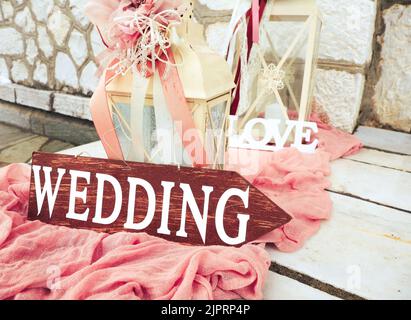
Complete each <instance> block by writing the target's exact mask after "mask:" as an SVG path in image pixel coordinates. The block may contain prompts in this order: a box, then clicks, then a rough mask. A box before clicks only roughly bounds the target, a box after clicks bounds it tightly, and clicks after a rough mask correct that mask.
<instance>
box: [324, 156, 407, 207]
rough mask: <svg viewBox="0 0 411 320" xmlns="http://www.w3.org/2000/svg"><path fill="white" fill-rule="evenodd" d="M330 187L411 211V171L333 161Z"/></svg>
mask: <svg viewBox="0 0 411 320" xmlns="http://www.w3.org/2000/svg"><path fill="white" fill-rule="evenodd" d="M331 172H332V175H331V177H330V180H331V183H332V186H331V188H330V190H332V191H335V192H340V193H344V194H349V195H354V196H356V197H360V198H361V199H364V200H371V201H374V202H377V203H379V204H383V205H387V206H391V207H394V208H398V209H402V210H407V211H411V173H409V172H403V171H398V170H393V169H389V168H383V167H378V166H374V165H369V164H365V163H360V162H355V161H351V160H345V159H340V160H336V161H334V162H333V163H332V164H331Z"/></svg>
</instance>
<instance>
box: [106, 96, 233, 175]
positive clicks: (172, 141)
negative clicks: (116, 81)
mask: <svg viewBox="0 0 411 320" xmlns="http://www.w3.org/2000/svg"><path fill="white" fill-rule="evenodd" d="M229 100H230V94H226V95H225V96H224V97H223V100H221V98H220V99H215V100H212V101H210V102H208V103H207V102H205V101H192V102H189V107H190V109H191V110H192V114H193V119H194V122H195V125H196V127H197V129H199V130H200V134H201V137H202V139H203V143H204V147H205V149H206V151H207V154H208V156H209V162H210V163H209V166H210V167H215V168H220V166H219V165H220V164H222V163H223V162H221V159H223V158H224V153H225V147H226V143H225V129H226V125H225V123H226V122H225V121H226V117H225V115H226V114H228V111H229V107H230V103H229ZM109 101H110V106H111V110H112V118H113V123H114V128H115V130H116V134H117V137H118V139H119V143H120V146H121V149H122V152H123V156H124V158H125V160H127V161H135V160H136V159H135V158H134V152H133V148H134V146H133V143H132V134H131V132H132V124H131V112H130V97H124V96H115V95H110V94H109ZM155 112H156V111H155V108H154V107H153V106H152V102H151V101H150V100H149V99H146V105H145V106H144V110H143V138H142V139H140V140H142V144H143V147H144V153H145V155H144V161H145V162H149V163H154V164H179V165H182V166H191V165H192V164H191V160H190V157H189V156H188V154H187V152H186V151H185V150H184V148H183V146H182V141H181V135H180V133H179V130H181V129H180V127H179V124H176V123H172V122H169V123H166V126H168V127H167V128H164V127H163V128H157V124H156V113H155ZM163 125H164V124H163ZM140 143H141V142H140ZM215 161H217V162H218V163H217V165H215V163H216V162H215Z"/></svg>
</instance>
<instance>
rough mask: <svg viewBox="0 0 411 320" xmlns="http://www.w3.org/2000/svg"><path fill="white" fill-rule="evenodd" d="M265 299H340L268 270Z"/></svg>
mask: <svg viewBox="0 0 411 320" xmlns="http://www.w3.org/2000/svg"><path fill="white" fill-rule="evenodd" d="M264 299H265V300H340V299H339V298H337V297H334V296H332V295H329V294H328V293H325V292H323V291H320V290H317V289H314V288H312V287H310V286H307V285H305V284H303V283H301V282H298V281H296V280H294V279H290V278H288V277H285V276H282V275H279V274H278V273H275V272H271V271H270V272H269V274H268V277H267V280H266V284H265V287H264Z"/></svg>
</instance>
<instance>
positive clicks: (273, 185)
mask: <svg viewBox="0 0 411 320" xmlns="http://www.w3.org/2000/svg"><path fill="white" fill-rule="evenodd" d="M318 138H319V140H320V143H321V146H320V148H319V150H318V151H317V152H316V153H315V154H313V155H302V154H300V153H299V152H298V151H296V150H294V149H287V150H284V151H281V152H277V153H271V154H269V153H263V154H260V155H257V154H256V153H253V152H251V151H247V150H241V151H240V152H241V155H242V157H243V158H244V157H249V159H252V162H251V164H252V165H253V167H256V164H257V163H258V164H259V166H258V169H257V170H248V171H247V170H246V169H247V166H245V165H241V166H239V165H236V168H235V169H236V170H238V171H240V172H243V173H244V175H245V176H246V178H247V179H249V181H251V182H253V183H254V184H256V185H257V186H259V188H261V190H262V191H263V192H265V193H266V194H267V195H268V196H270V197H271V198H272V199H273V200H274V201H276V202H277V203H278V204H279V205H280V206H281V207H283V208H284V209H285V210H286V211H287V212H288V213H289V214H290V215H292V216H293V220H292V221H291V222H290V223H288V224H287V225H286V226H284V227H282V228H280V229H278V230H275V231H273V232H271V233H269V234H267V235H266V236H264V237H263V238H261V239H260V241H259V242H265V243H274V244H275V245H276V246H277V247H278V249H280V250H282V251H293V250H296V249H298V248H300V247H301V246H302V245H303V243H304V241H305V240H306V239H307V238H308V237H310V236H311V235H313V234H314V233H315V232H316V231H317V230H318V229H319V227H320V223H321V221H322V220H324V219H327V218H329V216H330V212H331V201H330V198H329V197H328V195H327V193H326V192H325V188H326V187H327V186H328V182H327V180H326V178H325V177H326V176H327V175H328V174H329V173H330V167H329V162H330V160H331V159H336V158H338V157H341V156H343V155H347V154H350V153H353V152H355V151H357V150H359V148H360V147H361V143H360V142H359V141H358V140H357V139H356V138H355V137H353V136H351V135H348V134H345V133H342V132H340V131H338V130H335V129H333V128H331V127H329V126H325V125H323V124H320V132H319V134H318ZM233 156H236V152H234V151H233V150H231V151H230V157H233ZM248 169H250V166H248ZM253 171H254V172H253ZM29 179H30V167H29V166H28V165H24V164H13V165H10V166H8V167H5V168H2V169H0V299H235V298H244V299H261V298H263V287H264V283H265V279H266V276H267V273H268V268H269V265H270V259H269V256H268V254H267V253H266V251H265V250H264V244H247V245H244V246H243V247H241V248H228V247H219V246H210V247H191V246H184V245H180V244H176V243H172V242H168V241H165V240H162V239H159V238H156V237H152V236H149V235H147V234H144V233H140V234H137V233H126V232H121V233H117V234H113V235H107V234H104V233H96V232H93V231H87V230H76V229H70V228H65V227H58V226H52V225H47V224H44V223H41V222H39V221H27V220H26V215H27V204H28V196H29Z"/></svg>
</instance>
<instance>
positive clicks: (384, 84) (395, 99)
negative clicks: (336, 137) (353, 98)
mask: <svg viewBox="0 0 411 320" xmlns="http://www.w3.org/2000/svg"><path fill="white" fill-rule="evenodd" d="M378 9H379V10H378V18H377V24H376V33H375V41H374V57H373V60H372V63H371V65H370V67H369V70H368V71H367V75H368V77H367V85H366V90H365V94H364V100H363V106H362V110H363V112H362V115H361V119H360V122H361V123H362V124H365V125H369V126H379V127H384V128H388V129H394V130H400V131H405V132H411V1H410V0H405V1H393V0H384V1H382V2H381V3H379V8H378Z"/></svg>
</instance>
